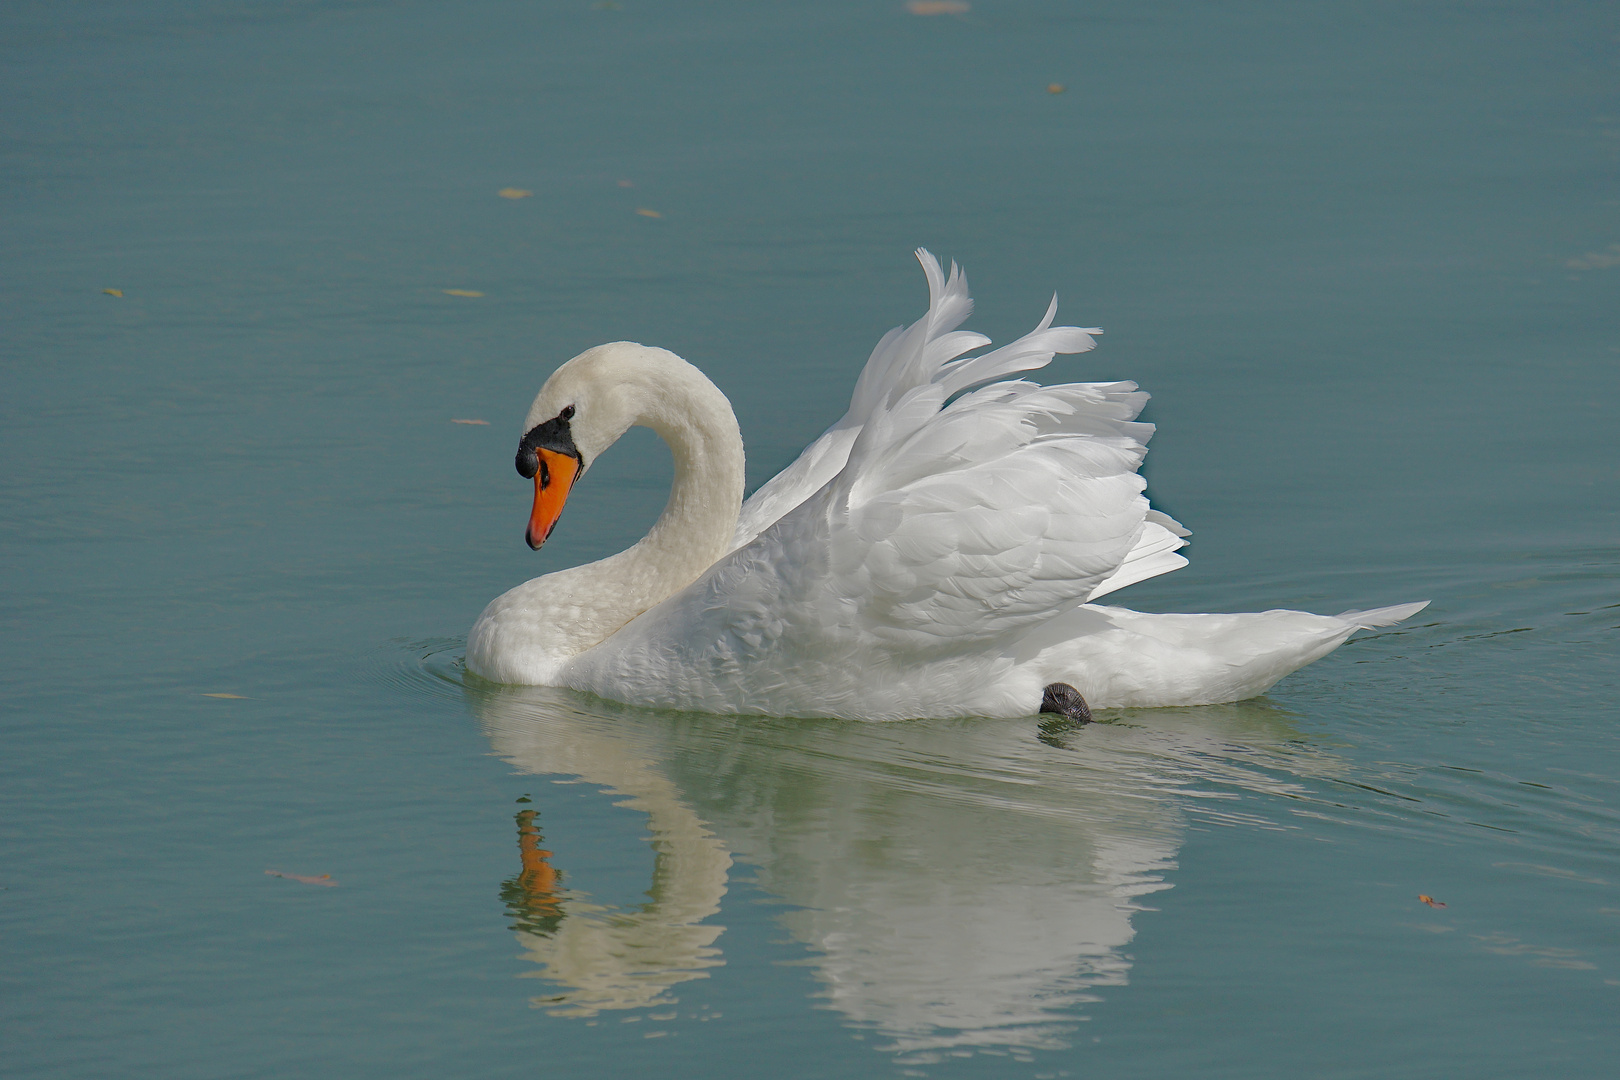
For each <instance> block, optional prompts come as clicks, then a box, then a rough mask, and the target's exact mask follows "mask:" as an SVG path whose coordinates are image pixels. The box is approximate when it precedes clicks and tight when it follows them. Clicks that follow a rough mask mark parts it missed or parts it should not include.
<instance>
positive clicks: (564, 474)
mask: <svg viewBox="0 0 1620 1080" xmlns="http://www.w3.org/2000/svg"><path fill="white" fill-rule="evenodd" d="M683 369H689V370H690V371H691V373H692V374H697V369H696V368H693V367H692V365H690V364H688V363H687V362H686V361H685V360H682V359H681V358H680V357H678V356H676V355H675V354H674V353H672V352H669V351H667V350H665V349H652V348H648V347H647V346H645V345H638V344H636V343H635V342H633V341H616V342H613V343H612V344H610V345H598V346H597V347H596V348H594V349H587V350H586V351H584V352H582V353H580V354H579V355H578V356H576V357H574V358H573V359H572V360H570V361H568V363H566V364H564V365H563V366H562V367H560V368H558V369H557V370H556V371H554V372H553V373H552V375H551V378H549V379H547V380H546V385H545V386H543V387H541V388H540V394H539V396H538V397H536V398H535V399H534V404H533V405H530V406H529V416H528V419H526V420H525V421H524V422H523V429H524V435H523V439H522V440H521V441H520V442H519V443H518V452H517V471H518V472H519V473H520V474H521V475H522V476H524V477H525V478H528V479H532V480H533V481H534V510H533V512H532V513H531V514H530V515H529V528H528V532H527V533H526V534H525V539H527V540H528V542H529V546H530V547H531V548H534V549H536V550H538V549H539V547H540V545H541V544H543V543H545V542H546V537H548V536H550V535H551V530H552V529H553V528H555V527H556V525H557V519H558V517H560V516H561V515H562V510H563V504H564V503H565V502H567V501H568V492H569V491H570V490H571V489H572V488H573V485H574V481H575V480H577V479H579V477H580V475H581V474H582V473H584V472H585V470H586V469H588V468H590V466H591V462H593V461H595V460H596V458H597V456H598V455H599V454H601V453H602V451H604V450H606V449H607V448H608V447H610V446H612V445H613V444H614V443H615V442H617V441H618V439H619V436H621V435H623V434H624V433H625V432H626V431H628V430H629V429H630V427H631V426H632V425H634V424H645V423H652V424H653V426H655V427H656V426H658V425H657V423H656V422H654V418H656V417H658V416H659V415H660V413H661V412H662V411H663V410H664V409H665V408H666V407H667V401H666V400H665V399H666V397H667V390H666V388H667V387H669V386H670V385H671V383H672V382H677V381H683V380H685V379H689V378H690V376H689V375H688V374H687V371H686V370H683ZM697 377H698V378H699V379H702V378H703V377H702V375H698V376H697ZM703 381H704V382H705V383H706V382H707V380H703Z"/></svg>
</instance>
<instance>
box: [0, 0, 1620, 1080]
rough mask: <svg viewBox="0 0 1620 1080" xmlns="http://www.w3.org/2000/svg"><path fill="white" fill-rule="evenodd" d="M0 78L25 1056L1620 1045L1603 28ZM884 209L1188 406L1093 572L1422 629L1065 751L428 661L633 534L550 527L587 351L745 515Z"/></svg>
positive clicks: (9, 947) (29, 36)
mask: <svg viewBox="0 0 1620 1080" xmlns="http://www.w3.org/2000/svg"><path fill="white" fill-rule="evenodd" d="M0 78H3V84H0V85H3V92H0V117H3V126H0V136H3V138H0V205H3V207H4V222H5V230H4V241H5V244H4V252H3V255H0V350H3V354H0V355H3V360H4V393H3V394H0V417H3V423H0V446H3V452H4V469H3V470H0V499H3V506H4V513H3V515H0V538H3V539H0V575H3V578H0V580H3V591H0V624H3V626H4V628H5V638H4V640H5V659H6V663H5V673H4V684H3V685H4V690H3V698H0V724H3V732H4V750H3V753H0V777H3V779H0V799H3V814H0V851H3V858H0V887H3V891H0V923H3V931H0V933H3V939H4V943H5V944H4V961H3V963H0V1015H3V1025H4V1027H3V1031H4V1045H5V1050H4V1051H3V1053H4V1057H5V1059H6V1065H7V1069H6V1071H7V1072H8V1074H9V1075H12V1076H16V1077H40V1078H44V1077H51V1078H56V1077H84V1078H91V1077H95V1078H101V1077H162V1078H180V1080H184V1078H204V1077H206V1078H215V1077H286V1076H302V1077H331V1078H352V1077H371V1076H379V1077H380V1076H388V1077H424V1078H427V1077H433V1078H438V1077H446V1076H469V1077H526V1076H571V1077H597V1076H631V1075H648V1076H670V1077H713V1076H722V1077H753V1076H762V1075H786V1076H793V1077H823V1076H825V1077H846V1076H892V1075H899V1074H904V1075H927V1076H937V1077H976V1076H996V1077H1001V1076H1029V1077H1042V1078H1044V1077H1065V1076H1068V1077H1086V1076H1097V1077H1144V1078H1152V1077H1166V1078H1170V1077H1177V1078H1179V1077H1189V1076H1228V1077H1242V1078H1256V1077H1264V1078H1269V1077H1276V1078H1290V1080H1291V1078H1297V1077H1304V1076H1311V1077H1380V1078H1384V1077H1453V1076H1468V1077H1525V1076H1557V1077H1599V1076H1604V1077H1606V1076H1610V1075H1612V1070H1613V1068H1614V1062H1615V1061H1616V1060H1617V1058H1620V847H1617V842H1620V717H1617V711H1620V710H1617V708H1616V697H1617V693H1620V686H1617V683H1620V659H1617V647H1620V488H1617V480H1620V469H1617V463H1620V423H1617V422H1616V420H1615V416H1616V413H1617V411H1620V373H1617V372H1620V7H1617V6H1616V5H1614V4H1613V3H1607V2H1597V0H1593V2H1588V3H1580V2H1571V3H1563V4H1544V3H1529V2H1511V0H1503V2H1494V3H1491V2H1480V3H1470V4H1458V3H1418V4H1412V3H1393V2H1390V3H1378V2H1359V0H1353V2H1349V3H1341V4H1333V5H1322V4H1318V5H1309V4H1289V3H1278V2H1271V0H1252V2H1236V3H1229V4H1206V3H1189V2H1173V0H1170V2H1138V3H1118V2H1110V0H1097V2H1094V3H1092V2H1088V3H1080V2H1063V0H974V2H973V4H972V7H971V10H969V11H967V12H965V13H957V14H942V15H935V16H920V15H916V14H913V13H911V12H909V11H908V10H907V9H906V7H905V5H904V4H902V3H899V2H888V0H883V2H866V3H855V2H850V0H833V2H824V3H817V4H808V3H806V4H782V3H763V2H760V0H754V2H744V0H714V2H708V3H696V2H694V3H686V4H675V3H662V4H655V3H651V2H648V0H618V2H616V3H598V4H591V3H589V2H587V0H578V2H569V3H550V2H535V3H519V2H516V0H464V2H462V3H458V4H453V5H452V4H442V3H427V2H425V0H399V2H389V0H376V2H366V0H327V2H323V0H214V2H189V3H180V2H177V0H145V2H141V3H127V2H126V3H112V2H61V0H58V2H52V3H45V2H41V0H14V2H11V3H8V4H6V5H5V6H4V8H3V9H0ZM1058 91H1060V92H1058ZM503 189H512V190H511V191H509V192H508V193H507V194H508V196H509V197H501V195H500V194H499V193H500V192H502V190H503ZM519 192H522V193H526V194H524V195H523V196H522V197H516V198H514V197H510V196H511V195H515V194H517V193H519ZM917 245H926V246H928V247H929V248H931V249H932V250H934V251H935V252H937V253H939V254H940V255H941V256H942V257H944V258H955V259H957V260H959V261H960V262H962V263H963V264H964V265H965V266H966V268H967V270H968V272H969V275H970V279H971V280H972V281H973V282H974V284H975V292H976V295H977V297H978V300H979V308H978V311H979V314H978V315H976V316H975V317H974V319H973V320H972V321H971V323H970V325H971V326H972V327H974V328H976V329H980V330H982V331H984V332H986V333H988V334H990V335H991V336H992V337H994V338H996V339H997V340H998V341H1004V340H1006V339H1008V338H1009V337H1010V336H1013V335H1016V334H1017V333H1020V332H1022V331H1023V330H1026V329H1028V328H1029V327H1030V326H1031V325H1033V324H1034V322H1035V321H1036V320H1037V319H1038V318H1039V316H1040V314H1041V312H1042V311H1043V310H1044V307H1045V304H1046V301H1047V298H1048V296H1049V295H1050V293H1051V291H1052V290H1054V289H1055V290H1056V291H1057V292H1058V293H1059V296H1060V299H1061V302H1062V305H1063V306H1062V308H1061V313H1060V317H1061V318H1062V319H1064V320H1065V321H1071V322H1075V323H1077V324H1079V325H1082V326H1085V325H1100V326H1102V327H1104V328H1105V329H1106V331H1107V333H1106V335H1105V336H1104V337H1103V338H1102V339H1101V342H1100V346H1099V348H1098V349H1097V351H1095V352H1093V353H1090V354H1087V355H1085V356H1081V357H1069V358H1060V359H1059V361H1058V362H1057V363H1056V364H1054V365H1053V367H1052V368H1051V369H1050V370H1049V373H1048V374H1049V376H1051V377H1052V378H1056V379H1087V380H1089V379H1116V378H1129V379H1135V380H1137V381H1139V382H1141V383H1142V384H1143V386H1144V387H1145V388H1147V389H1148V390H1150V391H1152V392H1153V394H1154V395H1155V397H1154V401H1153V403H1152V405H1150V407H1149V413H1148V417H1147V418H1148V419H1151V420H1153V421H1155V422H1156V423H1158V424H1159V426H1160V427H1159V434H1158V436H1157V438H1156V440H1155V442H1154V444H1153V452H1152V454H1151V455H1150V456H1149V461H1148V475H1149V480H1150V483H1151V488H1150V490H1151V493H1152V495H1153V497H1154V500H1155V502H1156V503H1157V504H1158V505H1160V506H1162V507H1163V508H1164V509H1166V510H1167V511H1169V512H1170V513H1172V514H1174V515H1175V516H1176V517H1178V518H1179V519H1180V520H1182V521H1183V522H1185V523H1186V524H1187V525H1188V526H1189V527H1190V528H1191V529H1192V530H1193V533H1194V535H1193V538H1192V540H1193V543H1192V547H1191V548H1190V549H1189V551H1188V554H1189V555H1190V557H1191V559H1192V565H1191V566H1189V567H1187V568H1185V569H1183V570H1181V571H1179V572H1177V573H1175V574H1173V575H1170V576H1168V577H1164V578H1160V579H1158V580H1155V581H1152V582H1149V583H1145V584H1143V585H1140V586H1136V587H1133V588H1131V589H1129V590H1127V591H1125V592H1124V593H1121V594H1118V601H1119V602H1121V603H1124V604H1127V605H1130V606H1135V607H1140V608H1143V609H1145V610H1156V611H1175V610H1182V611H1189V610H1190V611H1221V610H1260V609H1264V608H1271V607H1299V608H1306V609H1310V610H1316V611H1325V612H1336V611H1340V610H1343V609H1346V608H1359V607H1371V606H1375V605H1381V604H1393V603H1399V602H1402V601H1408V600H1417V599H1425V598H1427V599H1431V600H1432V601H1433V604H1432V606H1431V607H1430V608H1429V609H1428V610H1427V611H1425V612H1424V613H1423V614H1422V615H1421V616H1419V617H1418V618H1417V619H1415V620H1413V622H1412V623H1411V624H1409V625H1406V626H1402V627H1398V628H1393V629H1391V630H1388V631H1383V632H1378V633H1367V634H1362V635H1360V636H1359V637H1358V639H1356V640H1354V641H1352V642H1351V643H1350V644H1348V645H1346V646H1345V647H1344V648H1342V649H1341V650H1339V651H1338V652H1337V653H1335V654H1333V655H1332V656H1330V657H1328V658H1327V659H1324V660H1322V661H1320V662H1319V663H1317V664H1315V665H1313V666H1311V667H1309V668H1307V669H1305V670H1304V671H1302V672H1300V673H1298V674H1296V675H1294V676H1292V677H1290V678H1288V679H1286V680H1284V681H1283V682H1282V683H1281V684H1279V685H1278V686H1277V687H1276V688H1275V689H1274V690H1273V691H1272V692H1271V693H1270V694H1268V695H1267V696H1266V697H1264V698H1262V699H1259V700H1256V701H1250V702H1244V703H1241V704H1237V705H1230V706H1218V707H1210V708H1204V709H1184V710H1145V711H1144V710H1137V711H1116V712H1111V713H1105V714H1103V715H1102V716H1101V718H1100V719H1101V720H1102V722H1101V723H1098V724H1095V725H1092V726H1090V727H1088V728H1085V729H1083V730H1079V731H1061V730H1056V729H1053V728H1051V727H1050V726H1048V727H1046V728H1043V727H1042V726H1041V723H1040V721H1039V720H1037V719H1036V718H1033V717H1031V718H1029V719H1025V720H1016V721H972V722H964V721H952V722H930V721H917V722H909V723H895V724H860V723H822V722H814V723H811V722H788V721H781V720H768V719H727V718H719V717H708V716H700V715H690V714H687V715H679V714H664V713H656V712H647V711H640V710H636V709H631V708H626V707H619V706H614V705H610V704H606V703H603V702H600V701H596V700H593V699H588V698H584V697H581V696H577V695H571V694H567V693H561V692H546V691H538V690H531V691H519V690H490V689H488V688H485V689H478V688H475V687H470V686H467V685H464V683H463V680H462V677H461V667H460V664H461V655H462V652H463V650H464V648H465V640H466V638H465V635H466V632H467V629H468V628H469V626H470V625H471V623H472V621H473V619H474V618H475V617H476V616H477V615H478V613H479V611H480V610H481V609H482V607H483V605H484V604H485V603H486V602H487V601H488V600H489V599H490V598H491V597H493V596H494V595H496V594H497V593H499V592H501V591H503V590H505V589H506V588H508V587H510V586H511V585H513V584H515V583H517V582H519V581H521V580H523V579H525V578H527V577H530V576H533V575H536V574H539V573H542V572H546V571H550V570H555V569H560V568H562V567H564V566H568V565H572V564H574V563H577V562H580V561H584V560H588V559H592V558H597V557H600V556H602V555H605V554H608V553H611V552H613V551H616V550H619V549H620V548H622V547H624V546H626V545H628V544H629V543H631V542H632V541H633V540H634V539H636V538H637V537H638V536H639V535H640V534H641V533H642V531H643V530H644V529H645V528H646V527H647V526H648V525H649V524H650V523H651V521H652V520H653V519H654V517H655V516H656V515H657V513H658V511H659V509H660V508H661V507H662V504H663V500H664V496H665V492H666V490H667V484H668V481H669V460H668V453H667V451H665V450H664V449H663V447H662V444H660V443H659V442H658V441H657V439H656V438H655V437H653V436H651V435H650V434H649V433H646V432H635V433H632V436H631V437H630V438H628V439H627V440H626V441H625V442H624V443H623V444H621V445H620V446H619V447H617V448H615V450H613V451H612V452H611V453H610V454H609V455H607V456H606V457H605V458H604V459H603V460H602V461H601V462H600V464H599V466H598V467H597V468H595V469H593V470H592V474H591V476H590V477H589V479H588V481H587V482H585V483H584V484H583V485H582V486H581V487H580V488H579V489H578V491H577V493H576V495H575V497H574V499H573V500H572V502H571V503H570V507H569V510H568V513H567V515H566V516H565V517H564V518H563V521H562V525H561V527H560V528H559V529H558V531H557V533H556V535H555V536H554V537H553V539H552V540H551V542H550V543H549V544H548V545H547V546H546V548H545V550H544V551H543V552H541V553H540V554H538V555H537V554H535V553H532V552H530V551H529V550H528V548H527V547H525V545H524V544H523V540H522V532H523V527H524V524H525V522H526V519H527V514H528V504H529V491H528V489H527V488H526V486H525V483H524V481H522V480H521V479H520V478H519V477H518V476H517V475H516V474H515V473H514V472H513V470H512V453H513V449H514V447H515V445H516V441H517V438H518V436H519V435H520V434H521V432H520V430H519V426H520V424H521V422H522V418H523V415H524V411H525V409H526V408H527V406H528V403H529V401H530V399H531V397H532V396H533V394H534V392H535V390H536V389H537V388H538V386H539V385H540V383H541V382H542V381H543V379H544V377H545V376H546V375H547V374H548V373H549V372H550V370H551V369H552V368H553V367H554V366H555V365H556V364H558V363H560V362H561V361H563V360H565V359H567V358H568V357H570V356H572V355H574V354H575V353H577V352H579V351H581V350H582V349H584V348H586V347H588V346H590V345H593V344H597V343H599V342H603V341H609V340H615V339H623V338H628V339H633V340H639V341H644V342H647V343H649V344H657V345H663V346H666V347H668V348H671V349H674V350H675V351H677V352H679V353H681V354H682V355H684V356H686V357H687V358H689V359H691V360H692V361H693V362H695V363H697V364H698V365H699V366H700V367H702V368H704V369H705V370H706V371H707V372H708V373H709V374H710V375H711V376H712V377H713V378H714V379H715V380H716V381H717V382H718V383H719V384H720V386H721V387H722V388H723V389H724V390H725V391H726V393H727V394H728V395H730V397H731V400H732V401H733V402H734V403H735V405H736V407H737V411H738V414H739V418H740V421H741V424H742V430H743V435H744V438H745V439H746V441H747V444H748V452H749V476H750V482H751V484H758V483H760V482H761V481H763V480H764V479H765V478H767V477H768V476H770V475H771V474H772V473H774V472H775V470H777V469H778V468H780V467H781V466H782V465H784V464H785V463H786V462H787V461H789V460H791V458H792V456H793V455H794V454H795V453H796V452H797V451H798V449H799V448H800V447H801V446H803V445H804V444H805V443H806V442H807V441H809V440H810V439H811V438H813V437H814V436H815V435H816V434H817V433H819V432H820V431H821V430H822V428H823V427H825V426H826V425H827V424H828V423H830V422H831V421H832V420H834V419H836V418H837V417H838V415H839V414H840V413H841V412H842V410H843V408H844V406H845V403H846V402H847V399H848V394H849V390H850V388H851V386H852V383H853V380H854V377H855V374H856V373H857V371H858V370H859V366H860V364H861V363H862V362H863V361H864V359H865V357H866V355H867V353H868V352H869V350H870V349H871V346H872V344H873V343H874V342H875V341H876V340H877V338H878V337H879V336H880V335H881V334H882V333H883V331H885V330H887V329H888V328H889V327H891V326H893V325H895V324H897V323H899V322H901V321H909V320H911V319H913V318H915V317H916V316H917V315H918V314H920V313H921V312H922V311H923V310H924V307H925V304H926V291H925V289H924V285H923V280H922V275H921V274H920V272H919V271H918V269H917V267H916V265H915V263H914V262H913V260H912V257H911V254H910V252H911V249H912V248H914V247H916V246H917ZM108 290H115V292H109V291H108ZM118 293H121V295H118ZM456 420H478V421H488V423H487V425H485V424H466V423H454V422H453V421H456ZM270 871H275V872H279V873H281V874H286V875H295V876H293V877H277V876H273V875H272V874H270V873H268V872H270ZM326 875H329V877H327V876H326ZM300 879H305V880H300ZM332 886H335V887H332ZM1420 894H1422V895H1426V896H1429V897H1431V898H1433V899H1434V900H1435V901H1437V903H1439V904H1444V905H1445V906H1443V907H1441V906H1434V907H1430V906H1428V905H1427V904H1425V903H1423V902H1420V900H1419V896H1420ZM1604 1062H1608V1064H1607V1065H1605V1064H1604Z"/></svg>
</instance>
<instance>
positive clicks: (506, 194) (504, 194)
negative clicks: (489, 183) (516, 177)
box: [495, 187, 534, 199]
mask: <svg viewBox="0 0 1620 1080" xmlns="http://www.w3.org/2000/svg"><path fill="white" fill-rule="evenodd" d="M495 194H497V195H499V196H500V197H501V198H503V199H527V198H529V197H530V196H531V195H533V194H534V192H532V191H525V190H524V189H523V188H520V187H503V188H501V190H499V191H497V192H496V193H495Z"/></svg>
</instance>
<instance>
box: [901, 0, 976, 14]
mask: <svg viewBox="0 0 1620 1080" xmlns="http://www.w3.org/2000/svg"><path fill="white" fill-rule="evenodd" d="M906 10H907V11H909V12H911V13H912V14H913V15H962V14H964V13H966V12H967V10H968V6H967V5H966V4H964V3H962V0H911V3H909V4H907V5H906Z"/></svg>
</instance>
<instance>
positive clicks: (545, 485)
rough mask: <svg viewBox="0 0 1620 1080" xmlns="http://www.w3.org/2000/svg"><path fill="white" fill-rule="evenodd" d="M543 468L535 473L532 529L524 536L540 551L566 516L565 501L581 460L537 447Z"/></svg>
mask: <svg viewBox="0 0 1620 1080" xmlns="http://www.w3.org/2000/svg"><path fill="white" fill-rule="evenodd" d="M535 455H536V456H537V457H538V458H539V459H540V467H539V468H538V469H536V470H535V472H534V512H533V513H531V514H530V515H529V531H528V532H527V533H525V534H524V537H523V538H524V539H525V540H527V541H528V542H529V546H530V547H531V548H533V549H534V550H536V551H539V550H540V545H541V544H543V543H545V542H546V538H547V537H549V536H550V535H551V530H552V529H554V528H556V527H557V519H558V518H560V517H562V511H563V503H565V502H567V501H568V492H569V490H570V489H571V488H572V487H573V486H574V480H575V478H576V477H578V476H579V459H578V458H576V457H574V456H572V455H570V454H559V453H557V452H556V451H555V450H536V451H535Z"/></svg>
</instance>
